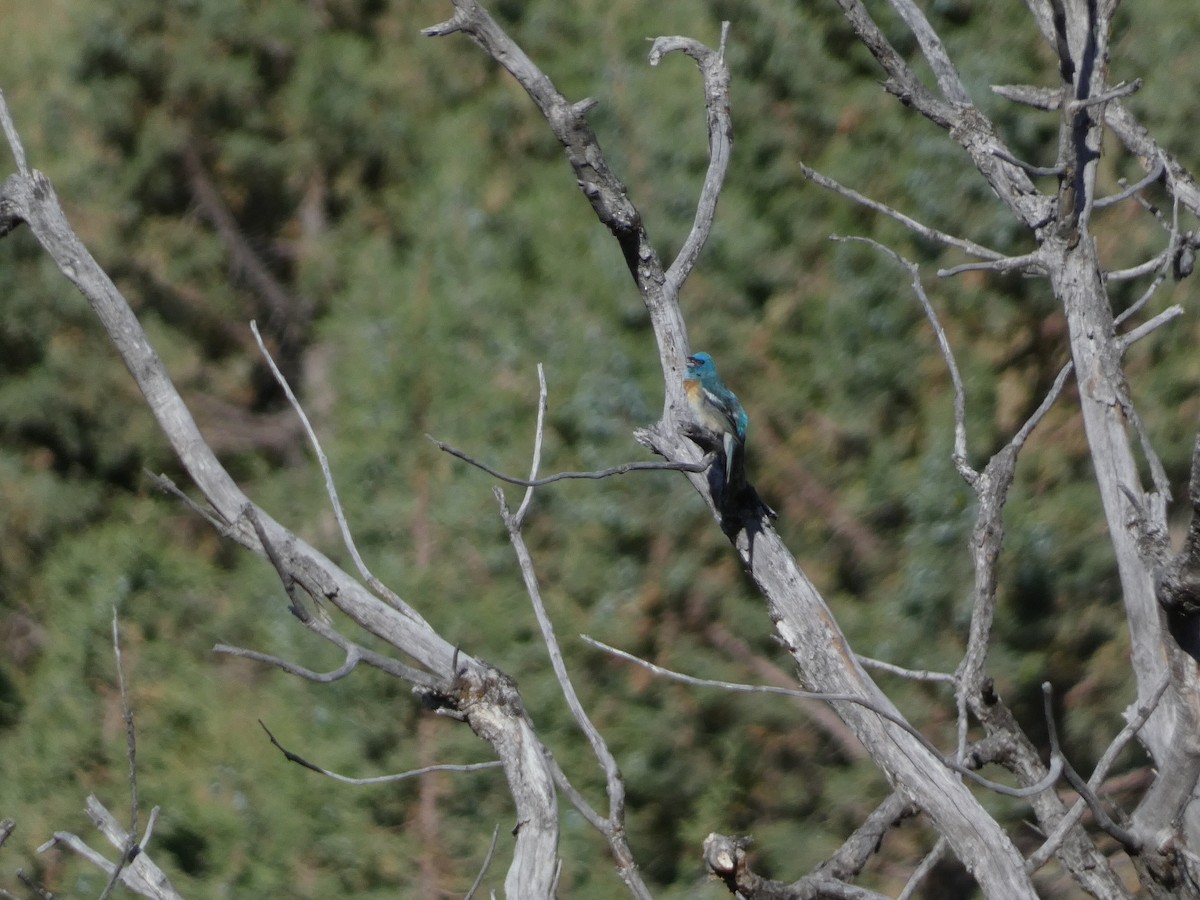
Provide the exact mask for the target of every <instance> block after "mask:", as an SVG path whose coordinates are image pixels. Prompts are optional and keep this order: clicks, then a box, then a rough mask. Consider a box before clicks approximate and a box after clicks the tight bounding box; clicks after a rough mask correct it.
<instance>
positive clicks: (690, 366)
mask: <svg viewBox="0 0 1200 900" xmlns="http://www.w3.org/2000/svg"><path fill="white" fill-rule="evenodd" d="M687 375H688V378H698V379H700V380H701V381H703V380H705V379H708V378H715V377H716V375H717V364H716V363H714V362H713V358H712V357H711V356H709V355H708V354H707V353H705V352H704V351H703V350H702V351H700V352H699V353H693V354H692V355H691V356H689V357H688V358H687Z"/></svg>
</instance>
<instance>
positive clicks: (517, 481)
mask: <svg viewBox="0 0 1200 900" xmlns="http://www.w3.org/2000/svg"><path fill="white" fill-rule="evenodd" d="M425 437H426V438H428V439H429V442H430V443H431V444H433V446H435V447H437V448H438V449H439V450H441V451H442V452H444V453H449V454H450V455H451V456H456V457H458V458H459V459H461V460H462V461H463V462H465V463H467V464H469V465H472V466H474V467H475V468H477V469H482V470H483V471H484V472H487V473H488V474H489V475H491V476H492V477H493V478H498V479H500V480H501V481H504V482H507V483H508V484H514V485H516V486H517V487H541V486H542V485H546V484H553V483H554V482H556V481H564V480H566V479H569V478H590V479H598V478H610V477H612V476H613V475H624V474H626V473H627V472H644V471H658V472H661V471H669V472H705V471H707V470H708V469H709V467H710V466H711V465H712V464H713V460H715V459H716V454H715V453H709V454H707V455H706V456H705V457H704V459H702V460H700V462H695V463H684V462H630V463H622V464H621V465H619V466H612V467H611V468H608V469H600V470H598V471H595V472H559V473H558V474H557V475H549V476H547V477H546V478H537V479H533V480H530V479H527V478H514V477H513V476H511V475H505V474H504V473H503V472H501V471H499V470H497V469H493V468H492V467H491V466H489V465H488V464H487V463H484V462H480V461H479V460H477V459H475V458H474V457H473V456H471V455H470V454H468V453H465V452H464V451H462V450H459V449H458V448H457V447H452V446H450V445H449V444H446V443H443V442H442V441H439V440H438V439H437V438H435V437H433V436H432V435H428V434H427V435H425Z"/></svg>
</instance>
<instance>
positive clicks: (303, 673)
mask: <svg viewBox="0 0 1200 900" xmlns="http://www.w3.org/2000/svg"><path fill="white" fill-rule="evenodd" d="M213 652H214V653H224V654H226V655H227V656H239V657H241V658H242V659H252V660H254V661H255V662H260V663H266V664H267V665H269V666H275V667H276V668H279V669H282V670H283V671H285V672H287V673H288V674H289V675H295V676H296V677H298V678H303V679H305V680H306V681H316V682H320V683H321V684H329V683H330V682H333V681H338V680H339V679H342V678H345V677H346V676H347V675H349V674H350V673H351V672H353V671H354V669H355V667H356V666H357V665H358V664H359V662H361V657H360V656H359V650H358V647H355V646H352V647H350V649H349V650H347V652H346V661H345V662H344V663H342V664H341V665H340V666H338V667H337V668H336V669H334V670H333V671H331V672H314V671H313V670H311V669H306V668H304V666H299V665H296V664H295V663H290V662H288V661H287V660H286V659H280V658H279V657H277V656H271V655H270V654H269V653H259V652H258V651H257V650H247V649H245V648H244V647H233V646H230V645H229V644H217V645H216V646H214V647H213Z"/></svg>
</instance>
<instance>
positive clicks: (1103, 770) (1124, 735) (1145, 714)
mask: <svg viewBox="0 0 1200 900" xmlns="http://www.w3.org/2000/svg"><path fill="white" fill-rule="evenodd" d="M1170 685H1171V679H1170V677H1169V676H1167V677H1164V678H1163V680H1162V683H1161V684H1159V686H1158V687H1157V688H1156V689H1155V691H1154V693H1153V694H1152V695H1151V697H1150V700H1149V701H1148V702H1147V703H1146V704H1145V705H1144V706H1140V707H1137V712H1136V714H1135V715H1134V716H1132V718H1130V719H1129V721H1128V723H1127V724H1126V725H1125V727H1124V728H1122V729H1121V731H1120V732H1118V734H1117V736H1116V737H1115V738H1113V739H1112V742H1111V743H1109V745H1108V748H1107V749H1106V750H1105V751H1104V753H1103V754H1101V756H1100V760H1099V761H1098V762H1097V763H1096V768H1095V769H1094V770H1093V771H1092V777H1091V778H1089V779H1088V787H1090V788H1091V789H1092V790H1093V791H1096V790H1099V788H1100V785H1102V784H1103V783H1104V779H1105V778H1107V777H1108V770H1109V769H1110V768H1112V764H1113V763H1114V762H1116V761H1117V756H1118V755H1120V753H1121V751H1122V750H1124V749H1125V745H1126V744H1128V743H1129V742H1130V741H1131V740H1133V738H1134V737H1135V736H1136V735H1137V733H1138V732H1139V731H1141V730H1142V726H1143V725H1145V724H1146V722H1147V721H1148V720H1149V719H1150V716H1151V714H1152V713H1153V712H1154V710H1155V709H1156V708H1157V707H1158V703H1159V701H1160V700H1162V697H1163V694H1165V693H1166V690H1167V688H1168V687H1170ZM1087 808H1088V804H1087V802H1086V801H1085V800H1084V798H1083V797H1082V796H1080V798H1079V800H1077V801H1076V802H1075V805H1074V806H1073V807H1071V809H1070V811H1069V812H1067V814H1066V815H1064V816H1063V817H1062V819H1060V820H1059V822H1058V825H1056V826H1055V828H1054V830H1053V831H1052V832H1051V833H1050V834H1049V835H1048V836H1047V837H1046V840H1045V842H1044V843H1043V844H1042V846H1040V847H1038V849H1037V850H1035V851H1034V852H1033V853H1032V854H1030V856H1029V859H1028V860H1026V862H1025V868H1026V871H1028V872H1029V873H1031V874H1032V873H1033V872H1036V871H1037V870H1038V869H1040V868H1041V867H1042V866H1044V865H1045V864H1046V863H1047V862H1049V861H1050V858H1051V857H1052V856H1053V855H1054V854H1055V853H1056V852H1058V848H1059V846H1060V845H1061V844H1062V842H1063V840H1064V839H1065V838H1066V836H1067V832H1069V831H1070V830H1071V829H1072V828H1074V827H1075V826H1076V824H1078V822H1079V820H1080V819H1081V818H1083V812H1084V810H1085V809H1087Z"/></svg>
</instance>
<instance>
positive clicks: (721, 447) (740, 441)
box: [683, 352, 750, 495]
mask: <svg viewBox="0 0 1200 900" xmlns="http://www.w3.org/2000/svg"><path fill="white" fill-rule="evenodd" d="M683 389H684V392H685V393H686V394H687V401H688V408H689V409H690V410H691V413H692V418H693V419H695V424H696V425H698V426H699V430H700V432H701V434H700V438H701V440H699V441H697V443H699V444H700V445H701V446H703V447H705V449H709V450H718V451H721V452H722V453H723V456H724V460H723V462H724V469H725V472H724V478H723V479H722V480H720V481H716V483H715V484H713V481H712V480H710V484H712V486H713V487H717V486H719V487H720V488H721V491H720V493H721V494H722V495H725V494H727V493H728V489H729V488H730V487H732V488H733V489H734V491H735V492H736V491H737V490H739V489H740V487H741V485H743V484H744V483H745V473H744V470H743V456H744V453H745V447H746V426H747V425H748V424H749V423H750V419H749V417H748V416H747V415H746V410H744V409H742V404H741V402H740V401H739V400H738V398H737V395H736V394H734V392H733V391H731V390H730V389H729V388H727V387H725V383H724V382H723V381H721V376H720V375H718V374H717V366H716V363H714V362H713V359H712V357H711V356H709V355H708V354H707V353H703V352H701V353H696V354H693V355H692V356H689V357H688V358H687V376H686V377H685V378H684V380H683Z"/></svg>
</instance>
